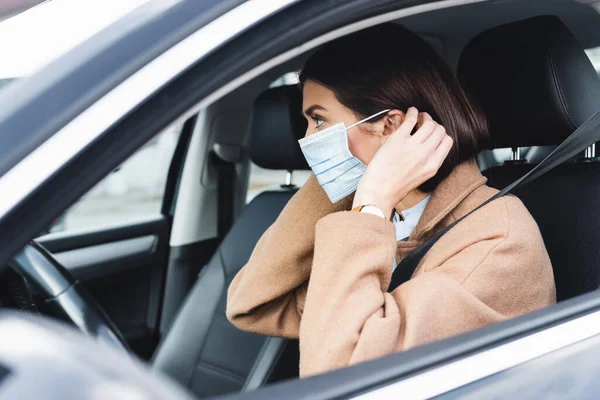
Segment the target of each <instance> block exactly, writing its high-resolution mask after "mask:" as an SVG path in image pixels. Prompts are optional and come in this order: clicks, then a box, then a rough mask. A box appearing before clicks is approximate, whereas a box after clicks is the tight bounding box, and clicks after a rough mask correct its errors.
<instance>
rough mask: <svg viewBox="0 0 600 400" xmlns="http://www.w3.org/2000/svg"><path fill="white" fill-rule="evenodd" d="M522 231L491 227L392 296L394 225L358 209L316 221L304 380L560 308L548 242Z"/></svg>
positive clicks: (306, 316)
mask: <svg viewBox="0 0 600 400" xmlns="http://www.w3.org/2000/svg"><path fill="white" fill-rule="evenodd" d="M529 218H531V217H529ZM471 228H473V227H472V226H471ZM535 229H537V226H535ZM515 231H516V232H517V233H516V234H515V235H514V236H517V237H511V235H510V234H509V232H508V230H506V231H503V230H498V229H495V230H492V229H490V230H488V231H485V229H483V230H482V232H483V233H481V234H479V236H477V237H476V239H475V240H473V241H472V242H471V243H470V245H469V246H466V247H465V248H462V249H461V250H460V251H458V252H455V253H454V254H452V255H451V256H450V257H448V258H446V259H444V260H443V261H442V263H441V264H438V265H430V266H429V267H428V269H427V270H425V271H424V270H423V269H421V268H420V271H419V272H418V273H417V274H416V275H415V276H413V278H412V279H411V280H410V281H408V282H406V283H405V284H403V285H401V286H400V287H398V288H397V289H396V290H395V291H394V292H392V293H391V294H390V293H387V287H388V285H389V282H390V279H391V268H390V265H391V264H392V262H393V258H394V254H395V248H396V244H395V235H394V226H393V224H392V223H390V222H389V221H385V220H383V219H381V218H378V217H376V216H372V215H364V214H359V213H336V214H333V215H330V216H328V217H325V218H323V219H322V220H321V221H320V222H319V223H318V225H317V231H316V245H315V254H314V264H313V268H312V272H311V275H310V284H309V287H308V293H307V298H306V304H305V307H304V314H303V320H302V326H301V328H300V354H301V359H300V373H301V376H308V375H313V374H317V373H322V372H326V371H329V370H331V369H335V368H340V367H344V366H347V365H352V364H355V363H358V362H362V361H366V360H370V359H373V358H376V357H380V356H383V355H387V354H390V353H392V352H395V351H400V350H405V349H408V348H411V347H414V346H417V345H420V344H425V343H428V342H432V341H434V340H438V339H443V338H446V337H449V336H452V335H456V334H459V333H462V332H466V331H469V330H471V329H475V328H478V327H482V326H485V325H488V324H490V323H493V322H497V321H501V320H503V319H506V318H508V317H511V316H514V315H518V314H522V313H524V312H527V311H530V310H532V309H536V308H540V307H543V306H545V305H548V304H551V303H553V302H554V301H555V294H554V281H553V278H552V269H551V267H550V263H549V259H548V258H547V253H546V252H545V249H544V247H543V242H541V236H540V238H539V241H540V243H532V241H537V240H538V239H537V238H534V239H531V238H529V239H527V240H529V243H527V241H524V242H523V238H522V237H520V236H521V235H520V234H519V229H516V230H515ZM525 231H527V229H525ZM537 232H538V236H539V231H537ZM471 235H474V234H473V232H472V233H471ZM534 236H535V235H534ZM520 242H522V243H520ZM438 244H441V245H443V246H445V245H446V244H443V243H441V241H440V242H438ZM438 244H436V246H437V245H438ZM540 246H541V247H540ZM532 248H533V249H535V248H539V249H541V251H537V250H531V249H532ZM508 291H510V296H506V293H507V292H508Z"/></svg>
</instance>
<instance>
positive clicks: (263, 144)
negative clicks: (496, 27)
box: [250, 85, 309, 170]
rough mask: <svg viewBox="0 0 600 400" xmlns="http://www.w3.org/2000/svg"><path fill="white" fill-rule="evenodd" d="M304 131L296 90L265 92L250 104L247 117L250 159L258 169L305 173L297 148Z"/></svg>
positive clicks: (303, 162)
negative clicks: (300, 170) (249, 115)
mask: <svg viewBox="0 0 600 400" xmlns="http://www.w3.org/2000/svg"><path fill="white" fill-rule="evenodd" d="M306 127H307V122H306V119H305V118H304V117H303V116H302V93H301V92H300V89H299V88H298V87H297V86H295V85H290V86H280V87H276V88H273V89H269V90H267V91H265V92H264V93H262V94H261V95H260V96H258V98H257V99H256V101H255V102H254V108H253V110H252V116H251V117H250V159H252V161H253V162H254V163H255V164H256V165H258V166H259V167H262V168H268V169H285V170H299V169H309V167H308V164H307V163H306V160H305V158H304V155H303V154H302V151H301V150H300V145H299V144H298V139H301V138H303V137H304V134H305V132H306Z"/></svg>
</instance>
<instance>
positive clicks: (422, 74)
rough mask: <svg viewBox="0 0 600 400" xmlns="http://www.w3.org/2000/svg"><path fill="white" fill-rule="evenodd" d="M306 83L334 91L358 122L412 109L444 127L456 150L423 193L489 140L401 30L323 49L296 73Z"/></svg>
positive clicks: (436, 66)
mask: <svg viewBox="0 0 600 400" xmlns="http://www.w3.org/2000/svg"><path fill="white" fill-rule="evenodd" d="M307 80H311V81H314V82H317V83H319V84H321V85H323V86H325V87H327V88H329V89H330V90H332V91H333V92H334V93H335V96H336V98H337V99H338V101H339V102H340V103H341V104H343V105H344V106H346V107H348V108H349V109H350V110H352V111H354V113H355V114H356V115H357V117H359V118H364V117H367V116H369V115H372V114H375V113H377V112H379V111H381V110H384V109H386V108H392V109H399V110H402V111H405V112H406V110H407V109H408V108H409V107H411V106H414V107H416V108H417V109H418V110H419V112H428V113H429V114H430V115H431V117H432V118H433V119H434V120H435V121H436V122H438V123H439V124H441V125H443V126H444V127H445V128H446V132H447V133H448V135H450V136H451V137H452V139H453V140H454V146H453V148H452V150H451V151H450V154H448V157H447V158H446V160H445V161H444V163H443V165H442V167H441V168H440V170H439V171H438V173H437V174H436V175H435V176H434V177H433V178H431V179H430V180H428V181H427V182H425V183H424V184H423V185H421V187H420V189H421V190H424V191H427V192H430V191H433V189H435V187H436V186H437V185H438V183H439V182H440V181H441V180H442V179H444V178H445V177H447V176H448V175H449V174H450V172H451V171H452V169H453V168H454V167H455V166H456V165H457V164H458V163H460V162H462V161H465V160H468V159H471V158H473V157H474V156H475V155H476V154H477V152H478V151H479V146H480V144H481V142H482V141H483V140H485V137H486V136H487V124H486V120H485V117H484V116H483V114H482V113H481V112H479V111H478V110H477V109H475V108H474V107H472V106H471V104H470V103H469V100H467V97H466V95H465V93H464V91H463V90H462V88H461V87H460V84H459V83H458V80H457V79H456V77H455V76H454V73H453V72H452V71H451V70H450V68H449V67H448V65H447V64H446V63H445V62H444V60H443V59H442V58H441V57H440V56H439V55H438V54H437V53H436V51H435V50H434V49H433V48H432V47H431V46H430V45H429V44H428V43H427V42H426V41H425V40H423V39H422V38H421V37H419V36H418V35H417V34H415V33H413V32H411V31H409V30H408V29H406V28H404V27H402V26H400V25H396V24H393V23H388V24H383V25H378V26H375V27H373V28H369V29H366V30H363V31H359V32H356V33H353V34H351V35H348V36H344V37H342V38H340V39H337V40H334V41H332V42H329V43H327V44H326V45H325V46H323V47H321V48H320V49H319V50H317V51H316V52H315V53H314V54H312V55H311V56H310V58H309V59H308V61H307V62H306V65H305V66H304V69H303V70H302V72H301V73H300V84H301V85H303V84H304V82H306V81H307ZM383 117H385V115H383V116H382V118H383Z"/></svg>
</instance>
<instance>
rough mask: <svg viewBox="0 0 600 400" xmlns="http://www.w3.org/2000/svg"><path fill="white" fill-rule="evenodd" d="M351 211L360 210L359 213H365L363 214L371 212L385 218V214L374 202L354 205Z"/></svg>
mask: <svg viewBox="0 0 600 400" xmlns="http://www.w3.org/2000/svg"><path fill="white" fill-rule="evenodd" d="M352 211H356V212H361V213H365V214H373V215H377V216H378V217H381V218H383V219H386V218H385V214H384V213H383V211H382V210H381V208H379V207H377V206H376V205H374V204H365V205H362V206H357V207H354V208H353V209H352Z"/></svg>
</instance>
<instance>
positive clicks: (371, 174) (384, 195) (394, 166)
mask: <svg viewBox="0 0 600 400" xmlns="http://www.w3.org/2000/svg"><path fill="white" fill-rule="evenodd" d="M417 123H419V125H420V126H419V129H418V130H417V131H416V132H415V134H414V135H412V136H411V132H412V131H413V129H414V127H415V126H416V125H417ZM451 148H452V138H451V137H450V136H448V135H447V134H446V130H445V129H444V127H443V126H441V125H439V124H438V123H436V122H435V121H433V119H432V118H431V116H430V115H429V114H427V113H422V114H419V112H418V111H417V109H416V108H414V107H411V108H409V109H408V111H407V113H406V117H405V118H404V121H402V124H400V127H399V128H398V129H397V130H396V131H395V132H394V133H392V134H391V135H390V137H389V138H388V140H387V141H386V142H385V143H384V144H383V146H381V148H380V149H379V150H378V151H377V153H376V154H375V156H374V157H373V159H372V160H371V162H370V163H369V166H368V167H367V170H366V171H365V173H364V175H363V176H362V178H361V180H360V182H359V184H358V188H357V190H356V194H355V196H354V205H353V207H356V206H359V205H366V204H373V205H376V206H378V207H379V208H381V210H382V211H383V212H384V214H385V215H386V216H388V217H389V216H390V215H391V214H392V210H393V209H394V207H395V206H396V205H397V204H398V203H399V202H400V201H401V200H402V199H404V198H405V197H406V196H407V195H408V194H409V193H410V192H411V191H413V190H414V189H416V188H418V187H419V186H420V185H421V184H423V183H424V182H426V181H427V180H428V179H430V178H433V176H435V174H436V173H437V171H438V170H439V169H440V167H441V166H442V163H443V162H444V160H445V159H446V157H447V156H448V153H449V152H450V149H451Z"/></svg>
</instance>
